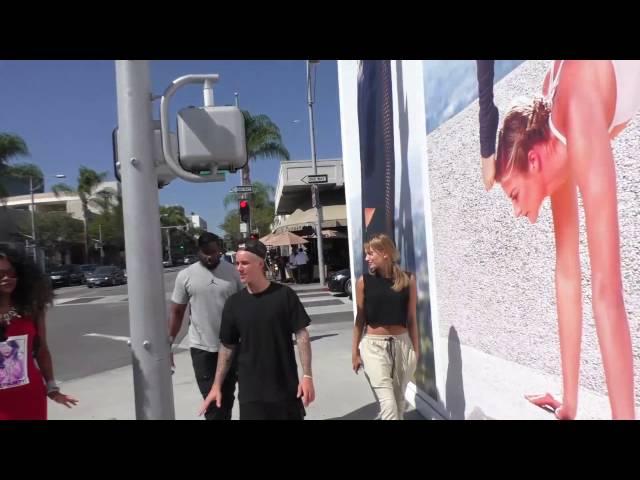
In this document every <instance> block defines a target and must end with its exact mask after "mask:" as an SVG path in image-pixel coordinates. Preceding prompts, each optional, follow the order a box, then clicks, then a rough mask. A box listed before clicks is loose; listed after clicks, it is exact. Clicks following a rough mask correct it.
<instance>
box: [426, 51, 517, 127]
mask: <svg viewBox="0 0 640 480" xmlns="http://www.w3.org/2000/svg"><path fill="white" fill-rule="evenodd" d="M522 62H523V60H497V61H496V63H495V66H494V79H493V80H494V83H495V82H498V81H499V80H501V79H502V78H503V77H504V76H505V75H506V74H507V73H509V72H510V71H512V70H513V69H514V68H516V67H517V66H518V65H520V64H521V63H522ZM423 65H424V83H425V86H424V88H425V108H426V111H427V113H426V115H427V133H429V132H431V131H433V130H435V129H436V128H438V127H439V126H440V125H441V124H442V123H443V122H445V121H447V120H448V119H450V118H451V117H453V116H454V115H455V114H456V113H459V112H460V111H462V110H464V108H465V107H467V106H468V105H469V104H470V103H471V102H473V101H474V100H476V99H477V98H478V79H477V76H476V61H475V60H425V61H424V63H423Z"/></svg>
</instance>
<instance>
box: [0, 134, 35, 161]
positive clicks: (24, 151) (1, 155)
mask: <svg viewBox="0 0 640 480" xmlns="http://www.w3.org/2000/svg"><path fill="white" fill-rule="evenodd" d="M27 155H29V148H27V144H26V142H25V141H24V140H23V139H22V137H20V136H18V135H14V134H12V133H0V169H1V168H3V167H6V166H7V163H8V162H9V160H10V159H11V158H12V157H18V156H27Z"/></svg>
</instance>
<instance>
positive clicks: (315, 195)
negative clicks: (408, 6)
mask: <svg viewBox="0 0 640 480" xmlns="http://www.w3.org/2000/svg"><path fill="white" fill-rule="evenodd" d="M307 102H308V103H309V134H310V136H311V161H312V162H313V174H314V175H317V174H318V165H317V163H316V133H315V124H314V122H313V102H314V98H313V95H312V93H311V63H310V61H309V60H307ZM311 202H312V204H313V207H314V208H315V209H316V236H317V237H318V238H317V245H318V270H319V275H320V285H324V281H325V279H324V252H323V251H322V206H321V204H320V192H319V191H318V185H316V184H313V185H311Z"/></svg>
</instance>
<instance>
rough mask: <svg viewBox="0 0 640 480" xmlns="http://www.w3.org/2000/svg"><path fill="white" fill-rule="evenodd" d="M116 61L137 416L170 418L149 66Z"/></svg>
mask: <svg viewBox="0 0 640 480" xmlns="http://www.w3.org/2000/svg"><path fill="white" fill-rule="evenodd" d="M115 63H116V91H117V99H118V126H119V135H120V137H119V139H118V140H119V141H118V149H119V151H118V157H119V158H120V159H122V160H121V167H120V169H121V170H120V171H121V177H122V199H123V207H124V208H123V211H124V227H125V229H124V234H125V243H126V247H127V248H126V261H127V276H128V277H129V282H128V293H129V329H130V332H131V353H132V356H133V386H134V395H135V408H136V418H137V419H143V420H147V419H148V420H173V419H174V418H175V410H174V403H173V386H172V383H171V364H170V361H169V353H170V352H169V342H168V339H167V312H166V305H165V292H164V275H163V270H162V242H161V240H160V235H158V233H159V232H160V216H159V215H158V210H159V206H160V205H159V201H158V185H157V180H156V171H155V165H154V161H153V137H152V135H153V124H152V115H151V79H150V73H149V62H148V61H147V60H136V61H131V60H116V62H115Z"/></svg>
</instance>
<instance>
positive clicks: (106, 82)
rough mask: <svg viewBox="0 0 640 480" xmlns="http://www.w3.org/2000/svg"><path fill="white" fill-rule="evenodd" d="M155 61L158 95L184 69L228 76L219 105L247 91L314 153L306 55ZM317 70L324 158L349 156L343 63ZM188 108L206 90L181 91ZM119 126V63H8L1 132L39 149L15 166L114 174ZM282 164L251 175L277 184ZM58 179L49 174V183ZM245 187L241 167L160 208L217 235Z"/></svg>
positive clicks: (164, 200)
mask: <svg viewBox="0 0 640 480" xmlns="http://www.w3.org/2000/svg"><path fill="white" fill-rule="evenodd" d="M150 65H151V79H152V88H153V93H154V94H161V93H162V92H163V91H164V89H165V88H166V87H167V86H168V85H169V83H170V82H171V81H172V80H174V79H176V78H177V77H180V76H182V75H186V74H189V73H218V74H220V81H219V82H218V84H217V85H216V87H215V90H214V96H215V103H216V104H217V105H224V104H233V102H234V95H233V94H234V92H238V93H239V100H240V106H241V108H243V109H247V110H249V111H250V112H251V113H253V114H258V113H264V114H267V115H269V116H270V117H271V118H272V119H273V120H274V121H275V122H276V123H277V124H278V125H279V127H280V129H281V131H282V136H283V140H284V143H285V145H286V146H287V148H288V149H289V152H290V153H291V158H292V160H308V159H309V158H310V156H311V153H310V151H311V147H310V143H309V142H310V141H309V121H308V112H307V104H306V67H305V62H304V61H303V60H297V61H292V60H284V61H280V60H273V61H271V60H260V61H247V60H242V61H230V60H226V61H215V60H175V61H173V60H154V61H151V62H150ZM316 70H317V77H316V105H315V121H316V151H317V157H318V158H319V159H323V158H340V157H341V156H342V153H341V144H340V115H339V106H338V78H337V62H335V61H322V62H320V64H319V65H318V66H317V67H316ZM157 103H158V102H156V104H157ZM189 105H196V106H200V105H202V89H201V87H199V86H196V85H189V86H185V87H183V88H182V89H181V90H179V91H178V93H177V94H176V95H174V97H173V99H172V112H171V117H172V119H175V113H176V112H177V110H178V109H180V108H183V107H186V106H189ZM154 115H155V117H156V118H157V116H158V107H157V105H156V107H155V108H154ZM294 120H299V122H294ZM173 121H174V122H175V120H173ZM116 123H117V111H116V88H115V63H114V62H113V61H87V60H76V61H56V60H47V61H0V131H2V132H11V133H16V134H18V135H20V136H21V137H22V138H24V139H25V141H26V142H27V144H28V146H29V149H30V151H31V156H30V157H26V158H20V159H15V160H14V161H13V162H12V163H16V162H18V161H27V162H31V163H35V164H37V165H39V166H40V168H41V169H42V170H43V171H44V173H45V174H47V175H55V174H58V173H62V174H65V175H67V179H66V180H64V181H65V182H67V183H69V184H71V185H72V186H74V185H75V179H76V178H77V172H78V168H79V167H80V166H81V165H86V166H88V167H90V168H93V169H95V170H98V171H107V172H108V173H109V179H110V180H113V179H114V178H115V177H114V175H113V160H112V158H113V157H112V155H113V154H112V147H111V132H112V130H113V128H114V127H115V126H116ZM278 168H279V162H278V161H276V160H264V159H260V160H258V161H257V162H254V163H252V165H251V174H252V180H259V181H262V182H266V183H270V184H272V185H274V186H275V185H276V182H277V175H278ZM59 181H60V180H56V179H47V182H46V189H47V190H49V188H50V186H51V185H52V184H54V183H57V182H59ZM239 184H240V173H237V174H232V175H231V174H227V180H226V181H225V182H224V183H222V182H220V183H204V184H195V183H188V182H185V181H184V180H180V179H176V180H174V181H173V182H172V183H171V184H170V185H169V186H167V187H165V188H163V189H162V190H160V204H163V205H173V204H179V205H183V206H184V207H185V210H186V211H187V213H190V212H191V211H193V212H196V213H198V214H200V215H201V216H203V217H204V219H205V220H206V221H207V222H208V224H209V230H211V231H218V228H217V226H218V224H220V223H222V220H223V218H224V215H225V210H224V207H223V206H222V199H223V197H224V196H225V195H226V194H227V193H228V192H229V190H230V189H231V188H232V187H233V186H235V185H239Z"/></svg>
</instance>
